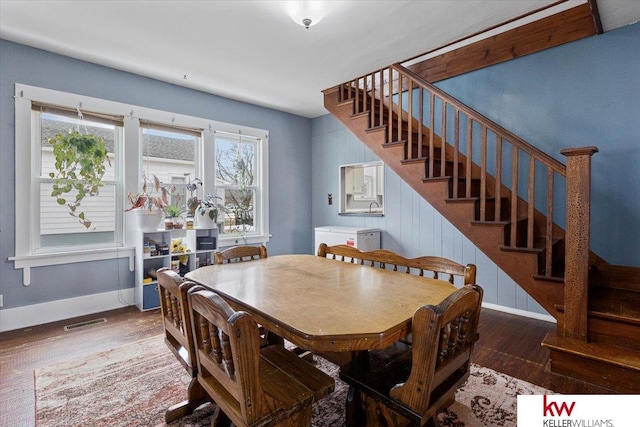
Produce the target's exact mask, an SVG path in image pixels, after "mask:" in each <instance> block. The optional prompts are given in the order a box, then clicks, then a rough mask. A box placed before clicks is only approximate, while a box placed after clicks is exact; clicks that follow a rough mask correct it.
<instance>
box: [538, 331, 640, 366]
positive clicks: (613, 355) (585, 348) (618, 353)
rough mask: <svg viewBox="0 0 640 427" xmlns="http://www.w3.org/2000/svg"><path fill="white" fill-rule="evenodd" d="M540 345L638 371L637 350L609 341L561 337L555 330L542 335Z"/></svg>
mask: <svg viewBox="0 0 640 427" xmlns="http://www.w3.org/2000/svg"><path fill="white" fill-rule="evenodd" d="M542 346H543V347H547V348H549V349H553V350H556V351H562V352H566V353H570V354H574V355H577V356H581V357H584V358H588V359H592V360H597V361H604V362H607V363H611V364H614V365H617V366H621V367H624V368H628V369H633V370H635V371H639V372H640V354H639V352H638V351H637V350H633V349H628V348H625V347H621V346H616V345H612V344H611V343H599V342H586V341H580V340H575V339H571V338H565V337H561V336H559V335H558V334H557V333H555V332H549V333H547V335H546V336H545V337H544V340H543V341H542Z"/></svg>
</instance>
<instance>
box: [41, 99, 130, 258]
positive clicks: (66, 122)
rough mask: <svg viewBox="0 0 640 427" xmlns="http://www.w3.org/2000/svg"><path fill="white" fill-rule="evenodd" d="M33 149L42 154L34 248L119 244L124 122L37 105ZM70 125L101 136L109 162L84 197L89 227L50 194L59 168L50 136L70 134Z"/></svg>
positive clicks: (57, 249)
mask: <svg viewBox="0 0 640 427" xmlns="http://www.w3.org/2000/svg"><path fill="white" fill-rule="evenodd" d="M32 114H33V125H34V126H33V134H32V139H33V143H34V145H36V146H38V149H37V150H34V153H35V154H36V156H37V158H38V162H37V164H38V167H37V168H34V171H35V176H34V177H33V182H34V185H35V186H37V191H35V192H34V200H32V205H33V206H34V207H35V208H36V209H35V211H36V212H38V211H39V212H40V215H39V216H38V218H37V219H36V220H37V224H35V227H34V228H35V229H37V230H39V232H38V233H34V241H33V252H35V253H38V252H51V251H60V250H64V249H65V248H69V247H74V248H76V247H87V248H88V247H102V246H116V245H118V244H119V243H120V242H121V240H122V239H121V238H120V233H119V230H120V229H121V224H120V223H119V221H118V217H119V216H120V215H118V214H117V210H118V206H119V205H118V200H119V199H121V198H122V195H121V191H120V190H119V188H120V187H119V186H118V185H117V183H118V181H119V179H118V175H117V171H118V163H119V162H118V156H117V152H118V151H119V150H120V148H119V147H120V144H121V141H122V130H123V127H122V122H121V121H118V120H116V119H115V118H114V119H110V120H103V119H99V118H97V117H91V116H90V115H82V119H78V118H73V115H76V116H77V113H76V112H66V111H64V110H55V109H51V108H44V107H43V106H38V107H37V108H34V111H33V113H32ZM70 130H77V131H78V132H81V133H90V134H94V135H98V136H100V137H102V139H103V141H104V142H105V146H106V148H107V153H108V154H107V156H108V159H109V162H108V164H107V169H106V172H105V174H104V176H103V179H102V182H103V184H104V186H103V187H101V188H100V189H99V193H98V195H96V196H92V197H86V198H85V199H84V200H83V201H82V204H81V210H82V212H83V213H84V214H85V216H86V218H88V219H89V220H90V221H91V225H90V226H89V227H85V226H84V225H83V224H82V223H81V222H80V221H79V220H78V218H76V217H74V216H71V215H70V214H69V209H68V208H67V206H66V205H59V204H58V203H57V201H56V199H55V198H54V197H52V195H51V193H52V185H53V179H52V178H50V176H49V173H51V172H55V170H56V169H55V158H54V155H53V149H52V146H51V144H49V142H48V138H54V137H55V135H56V134H66V133H68V132H69V131H70ZM73 197H74V193H73V192H72V193H69V195H68V196H67V197H66V198H67V199H73Z"/></svg>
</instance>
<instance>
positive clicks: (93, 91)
mask: <svg viewBox="0 0 640 427" xmlns="http://www.w3.org/2000/svg"><path fill="white" fill-rule="evenodd" d="M0 67H1V68H0V176H1V177H2V178H1V179H2V184H1V185H0V211H1V213H2V214H1V215H0V293H1V294H3V296H4V308H13V307H19V306H25V305H30V304H36V303H42V302H47V301H52V300H58V299H64V298H70V297H75V296H81V295H89V294H94V293H100V292H108V291H114V290H117V289H120V288H128V287H132V286H133V283H134V277H133V273H131V272H129V268H128V261H127V260H126V259H122V260H120V261H116V260H111V261H102V262H91V263H78V264H66V265H59V266H52V267H41V268H34V269H32V271H31V285H30V286H28V287H25V286H23V285H22V270H14V268H13V262H10V261H8V260H7V258H8V257H10V256H13V255H14V244H15V230H14V228H15V208H14V200H15V194H14V180H15V174H14V171H15V165H14V162H15V159H14V151H15V150H14V146H15V145H14V144H15V142H14V120H15V119H14V102H13V94H14V84H15V83H24V84H28V85H33V86H39V87H44V88H48V89H54V90H60V91H65V92H71V93H78V94H81V95H86V96H92V97H96V98H102V99H107V100H111V101H117V102H123V103H129V104H132V105H139V106H143V107H149V108H155V109H159V110H166V111H171V112H175V113H179V114H186V115H192V116H197V117H203V118H210V119H213V120H217V121H222V122H228V123H233V124H238V125H244V126H250V127H255V128H261V129H267V130H269V132H270V141H269V142H270V145H269V164H270V166H269V167H270V169H269V174H270V176H269V182H270V184H271V194H270V212H269V214H270V232H271V234H272V235H273V237H272V239H271V241H270V242H269V253H270V254H274V255H275V254H278V253H301V252H308V248H309V247H310V245H311V241H312V239H311V237H310V234H309V230H310V229H311V210H310V209H311V193H310V182H311V167H310V165H311V146H310V135H311V120H310V119H307V118H304V117H300V116H296V115H292V114H287V113H283V112H279V111H276V110H272V109H268V108H262V107H258V106H255V105H251V104H246V103H242V102H238V101H233V100H229V99H226V98H222V97H219V96H214V95H209V94H206V93H203V92H199V91H195V90H190V89H185V88H182V87H179V86H176V85H172V84H169V83H163V82H160V81H157V80H153V79H149V78H145V77H141V76H137V75H134V74H130V73H126V72H122V71H117V70H114V69H111V68H107V67H103V66H99V65H94V64H90V63H87V62H83V61H78V60H74V59H70V58H68V57H64V56H60V55H55V54H52V53H49V52H45V51H42V50H38V49H33V48H30V47H27V46H23V45H20V44H16V43H12V42H9V41H6V40H0ZM18 232H19V231H18Z"/></svg>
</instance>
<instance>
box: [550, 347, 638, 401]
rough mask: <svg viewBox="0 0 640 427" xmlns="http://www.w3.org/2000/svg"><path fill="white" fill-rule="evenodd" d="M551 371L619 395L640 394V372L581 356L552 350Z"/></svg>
mask: <svg viewBox="0 0 640 427" xmlns="http://www.w3.org/2000/svg"><path fill="white" fill-rule="evenodd" d="M549 370H550V371H551V372H552V373H554V374H559V375H565V376H568V377H572V378H580V379H581V380H582V381H585V382H588V383H591V384H596V385H599V386H601V387H605V388H608V389H610V390H612V391H615V392H618V393H633V394H636V393H640V372H639V371H637V370H633V369H628V368H623V367H620V366H617V365H613V364H609V363H606V362H601V361H596V360H592V359H588V358H585V357H581V356H579V355H575V354H570V353H565V352H563V351H560V350H553V349H552V350H550V355H549Z"/></svg>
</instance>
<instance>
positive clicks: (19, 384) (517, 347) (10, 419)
mask: <svg viewBox="0 0 640 427" xmlns="http://www.w3.org/2000/svg"><path fill="white" fill-rule="evenodd" d="M101 317H105V318H106V319H107V322H106V323H100V324H94V325H90V326H85V327H81V328H77V329H73V330H70V331H68V332H67V331H64V329H63V327H64V326H65V325H69V324H72V323H77V322H83V321H87V320H92V319H96V318H101ZM554 329H555V325H554V324H551V323H548V322H544V321H539V320H532V319H528V318H523V317H519V316H515V315H511V314H506V313H501V312H498V311H493V310H487V309H483V311H482V314H481V317H480V326H479V332H480V340H479V342H478V343H477V344H476V348H475V352H474V356H473V357H472V361H473V362H474V363H477V364H479V365H482V366H486V367H489V368H491V369H494V370H496V371H500V372H504V373H506V374H509V375H511V376H514V377H517V378H521V379H523V380H526V381H529V382H531V383H533V384H537V385H540V386H543V387H545V388H548V389H551V390H553V391H556V392H558V393H565V394H579V393H589V394H592V393H594V394H595V393H607V391H606V390H604V389H601V388H598V387H594V386H591V385H588V384H585V383H581V382H578V381H575V380H571V379H568V378H558V377H555V376H552V375H551V374H550V373H548V372H547V371H546V364H547V361H548V351H547V350H545V349H543V348H542V347H541V346H540V342H541V341H542V338H543V337H544V336H545V334H546V333H547V332H548V331H550V330H554ZM160 333H162V325H161V323H160V316H159V312H158V310H153V311H150V312H140V311H138V309H137V308H135V307H127V308H123V309H119V310H113V311H108V312H104V313H99V314H94V315H89V316H84V317H80V318H76V319H71V320H65V321H61V322H56V323H50V324H47V325H41V326H35V327H32V328H26V329H20V330H16V331H10V332H4V333H1V334H0V427H5V426H6V427H22V426H24V427H28V426H34V425H35V390H34V380H33V371H34V369H37V368H39V367H44V366H48V365H51V364H55V363H58V362H61V361H63V360H68V359H72V358H75V357H79V356H83V355H88V354H93V353H97V352H100V351H104V350H108V349H110V348H114V347H118V346H120V345H123V344H126V343H130V342H133V341H137V340H140V339H143V338H146V337H149V336H153V335H157V334H160Z"/></svg>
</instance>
